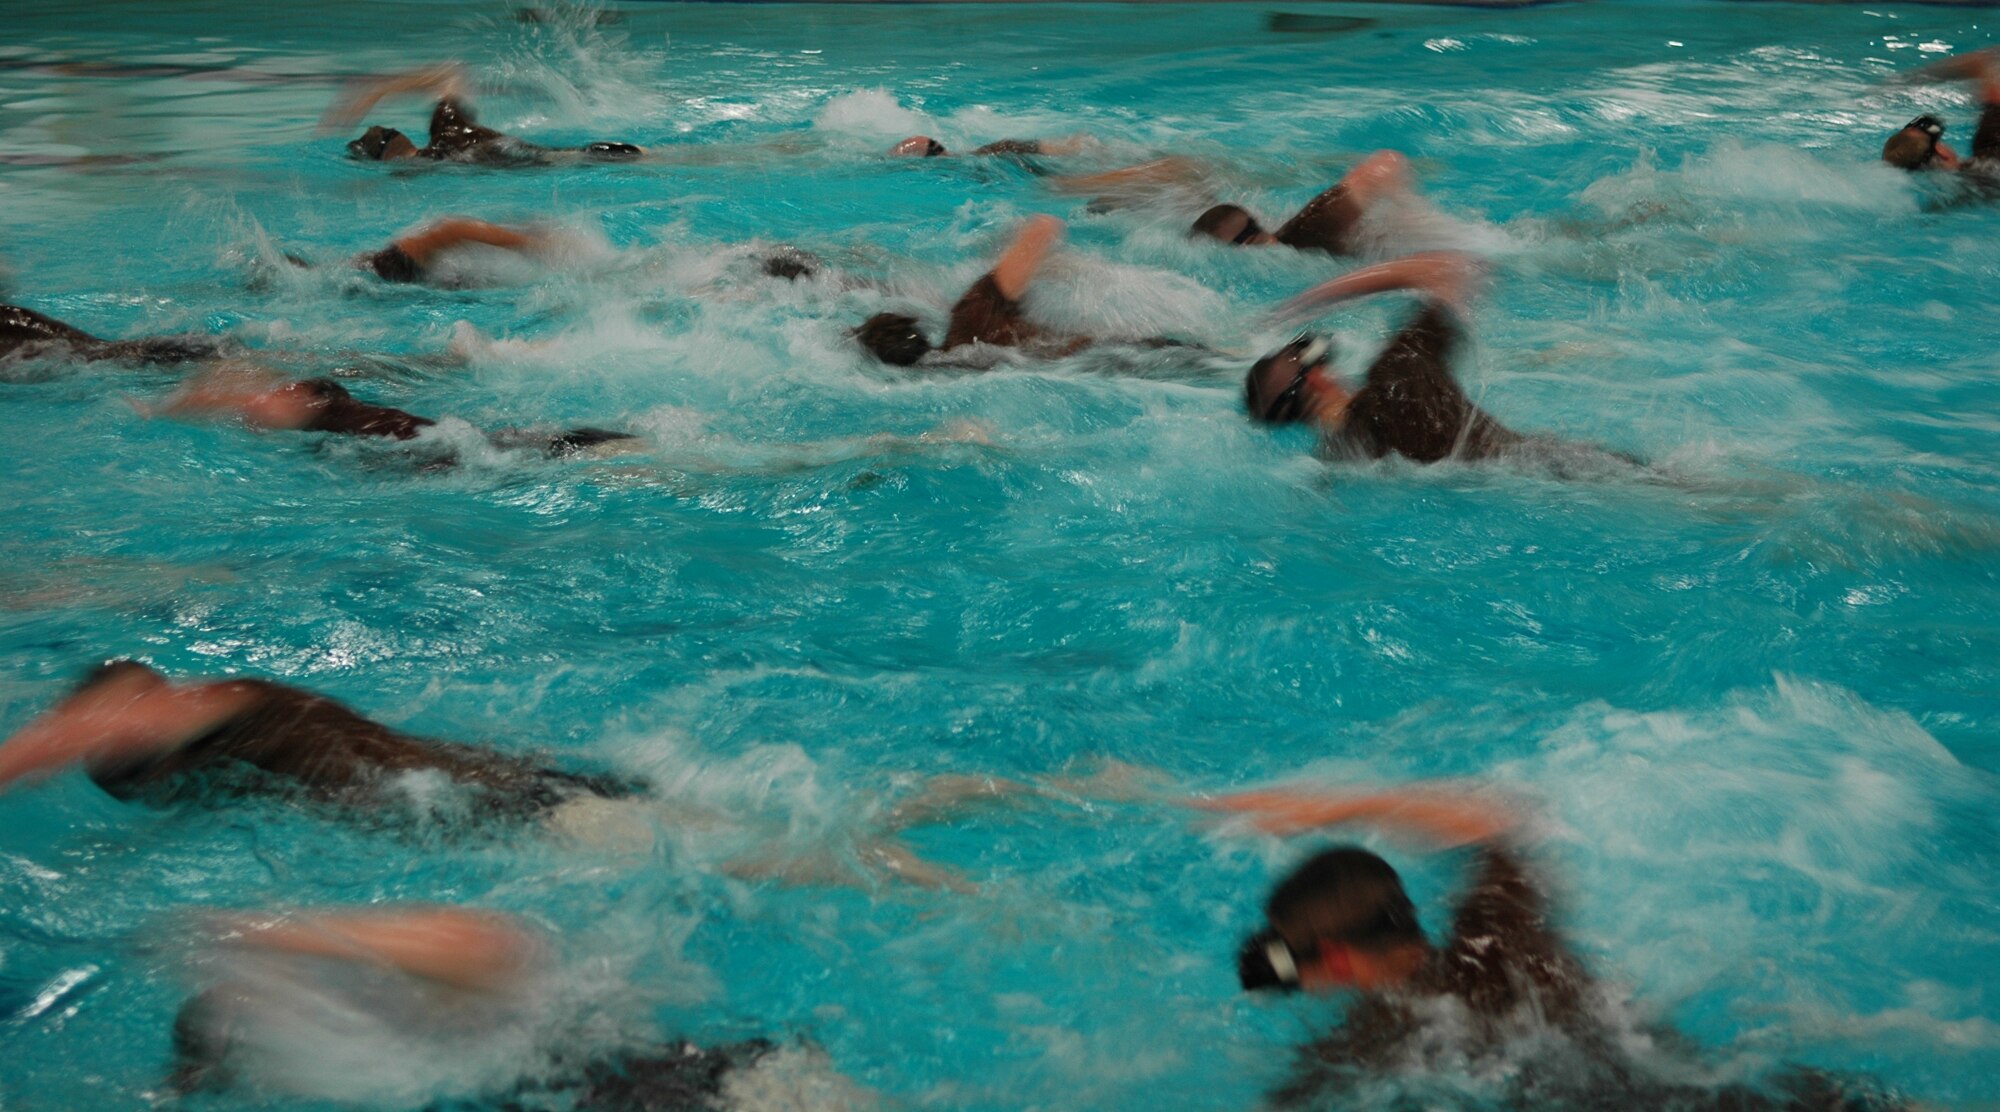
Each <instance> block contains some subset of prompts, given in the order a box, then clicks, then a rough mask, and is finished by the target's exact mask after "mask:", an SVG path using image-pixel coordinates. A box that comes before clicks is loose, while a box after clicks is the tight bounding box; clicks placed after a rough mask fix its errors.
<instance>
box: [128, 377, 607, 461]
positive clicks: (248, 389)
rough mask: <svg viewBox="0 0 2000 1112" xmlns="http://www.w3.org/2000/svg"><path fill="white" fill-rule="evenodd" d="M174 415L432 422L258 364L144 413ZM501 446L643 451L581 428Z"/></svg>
mask: <svg viewBox="0 0 2000 1112" xmlns="http://www.w3.org/2000/svg"><path fill="white" fill-rule="evenodd" d="M142 412H145V413H147V415H149V416H150V415H152V413H153V412H159V413H162V414H167V415H171V416H176V417H189V416H199V415H205V414H218V413H219V414H226V415H230V416H234V417H237V418H239V419H241V420H242V421H243V423H244V424H246V425H248V426H250V427H251V428H256V429H276V430H295V431H298V432H328V433H335V434H338V435H343V436H381V437H387V438H389V439H391V440H414V439H416V438H417V436H419V435H420V434H421V433H422V432H423V430H425V429H427V428H430V427H432V426H434V425H436V424H437V422H436V421H433V420H432V419H430V418H429V417H420V416H418V415H416V414H414V413H410V412H407V411H405V410H401V409H396V408H393V407H391V406H386V405H374V404H372V403H369V402H364V401H362V400H360V399H358V398H356V397H355V396H354V395H353V394H351V393H349V392H348V390H347V388H346V387H345V386H342V385H341V384H340V383H338V382H335V381H334V380H332V379H330V378H309V379H303V380H300V381H296V382H286V381H284V380H282V379H280V378H278V377H277V376H276V375H274V374H272V373H271V372H269V371H266V370H264V369H262V368H259V367H251V366H243V365H234V366H224V367H218V368H216V369H215V370H213V371H210V372H209V373H207V374H204V375H202V376H200V377H198V378H196V379H194V380H193V381H191V382H189V383H188V384H187V385H186V386H184V387H182V388H181V389H180V390H179V391H178V392H176V393H175V394H174V396H173V397H171V398H169V399H168V401H167V402H166V404H165V405H163V406H160V407H159V408H158V409H157V411H155V410H142ZM488 439H489V440H491V441H492V442H493V444H494V446H495V447H498V448H502V449H519V448H535V449H537V450H539V451H540V452H541V453H542V454H543V455H545V456H548V457H549V458H551V459H563V458H567V457H570V456H576V455H584V454H589V455H594V456H603V455H616V454H621V453H623V452H626V451H630V450H632V449H636V448H639V447H641V446H642V444H643V441H641V440H640V438H639V437H637V436H635V435H633V434H631V433H625V432H614V431H612V430H610V429H600V428H593V427H590V426H584V427H580V428H574V429H566V430H563V431H560V432H554V433H539V432H534V431H531V430H520V429H507V430H502V431H499V432H495V433H493V434H490V435H489V436H488Z"/></svg>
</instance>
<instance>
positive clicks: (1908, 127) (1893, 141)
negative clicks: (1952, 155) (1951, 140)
mask: <svg viewBox="0 0 2000 1112" xmlns="http://www.w3.org/2000/svg"><path fill="white" fill-rule="evenodd" d="M1926 125H1928V126H1926ZM1943 134H1944V124H1943V123H1942V122H1941V121H1939V120H1938V118H1937V117H1936V116H1919V117H1917V118H1916V119H1914V120H1911V121H1910V122H1909V123H1907V124H1905V125H1903V128H1902V130H1900V131H1898V132H1896V134H1894V135H1891V136H1889V141H1888V142H1886V143H1884V144H1882V161H1884V162H1886V163H1888V164H1889V165H1891V166H1894V167H1896V168H1898V169H1901V170H1921V169H1923V168H1924V167H1926V166H1928V165H1930V163H1931V160H1932V159H1933V158H1936V157H1937V145H1938V138H1939V137H1940V136H1942V135H1943Z"/></svg>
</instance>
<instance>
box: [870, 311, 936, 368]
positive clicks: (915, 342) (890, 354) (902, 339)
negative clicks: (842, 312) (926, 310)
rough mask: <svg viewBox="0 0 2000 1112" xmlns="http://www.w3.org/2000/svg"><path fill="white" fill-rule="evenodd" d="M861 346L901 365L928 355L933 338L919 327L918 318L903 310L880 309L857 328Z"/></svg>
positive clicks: (890, 361) (905, 365)
mask: <svg viewBox="0 0 2000 1112" xmlns="http://www.w3.org/2000/svg"><path fill="white" fill-rule="evenodd" d="M854 338H855V339H857V340H859V341H861V346H862V347H865V348H867V349H868V350H869V351H871V352H874V353H875V358H877V359H880V360H881V361H882V362H884V363H888V364H891V365H892V366H897V367H908V366H910V365H912V364H914V363H915V362H916V361H917V360H919V359H922V358H923V357H924V356H925V355H928V354H929V353H930V350H931V342H930V341H929V340H928V339H925V338H924V334H923V332H922V330H920V329H919V328H918V327H917V318H915V317H909V316H904V315H903V314H901V313H877V314H875V315H874V316H872V317H869V318H868V320H867V322H866V323H864V324H863V325H862V326H861V327H859V328H857V329H855V330H854Z"/></svg>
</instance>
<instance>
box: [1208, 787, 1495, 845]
mask: <svg viewBox="0 0 2000 1112" xmlns="http://www.w3.org/2000/svg"><path fill="white" fill-rule="evenodd" d="M1192 805H1193V806H1195V807H1198V808H1201V809H1202V810H1209V811H1226V812H1233V813H1239V814H1246V815H1249V816H1251V817H1252V818H1251V821H1252V823H1253V825H1255V826H1256V827H1257V828H1258V829H1260V830H1264V831H1267V832H1270V833H1274V834H1289V833H1296V832H1298V831H1301V830H1310V829H1314V828H1316V827H1322V826H1336V825H1340V824H1343V823H1367V824H1370V825H1374V826H1378V827H1381V828H1383V829H1385V830H1391V831H1396V832H1399V833H1406V834H1415V835H1418V836H1420V837H1423V838H1425V839H1426V840H1428V841H1431V842H1434V843H1436V844H1437V845H1438V846H1440V847H1450V846H1460V845H1466V844H1468V843H1473V842H1486V841H1491V840H1493V839H1495V838H1497V837H1499V836H1500V835H1502V834H1504V833H1506V832H1507V831H1508V830H1510V829H1512V827H1513V825H1514V820H1513V817H1512V816H1511V815H1510V814H1509V813H1508V812H1507V811H1505V810H1504V809H1502V808H1501V807H1499V806H1497V805H1496V804H1494V803H1492V802H1490V801H1488V800H1484V799H1481V798H1478V797H1476V796H1471V795H1466V794H1462V793H1456V792H1450V791H1440V790H1436V789H1412V790H1405V791H1397V792H1382V793H1378V794H1373V795H1359V796H1338V795H1318V794H1314V793H1310V792H1304V791H1299V790H1295V789H1282V788H1281V789H1272V790H1269V791H1254V792H1239V793H1237V794H1235V795H1226V796H1222V797H1220V798H1217V799H1209V800H1196V801H1194V803H1193V804H1192Z"/></svg>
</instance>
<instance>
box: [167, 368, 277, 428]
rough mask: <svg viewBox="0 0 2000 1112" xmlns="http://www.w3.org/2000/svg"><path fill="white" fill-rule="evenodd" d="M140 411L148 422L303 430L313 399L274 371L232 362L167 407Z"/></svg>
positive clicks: (203, 377)
mask: <svg viewBox="0 0 2000 1112" xmlns="http://www.w3.org/2000/svg"><path fill="white" fill-rule="evenodd" d="M134 405H135V407H138V403H134ZM139 411H140V412H141V413H144V414H145V415H146V416H148V417H151V416H156V415H158V416H167V417H178V418H200V417H209V416H226V417H237V418H240V419H241V420H242V421H243V423H244V424H246V425H249V426H251V427H252V428H260V429H299V428H304V427H305V426H306V425H307V424H308V423H309V422H310V421H311V420H312V414H313V399H312V398H311V396H310V395H308V394H306V393H305V392H304V391H302V390H300V389H299V388H298V387H297V385H296V384H292V383H287V382H285V380H283V379H281V378H279V377H278V376H277V375H276V374H275V373H273V372H271V371H268V370H265V369H264V368H262V367H257V366H254V365H251V364H245V363H233V364H223V365H221V366H218V367H216V368H214V369H212V370H210V371H207V372H205V373H203V374H201V375H198V376H196V377H194V378H192V379H190V380H188V382H187V383H186V384H185V385H183V386H182V387H181V388H180V389H179V390H177V391H175V392H174V394H173V396H171V397H169V398H168V399H167V400H166V402H165V403H163V404H161V405H159V406H152V407H139Z"/></svg>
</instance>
